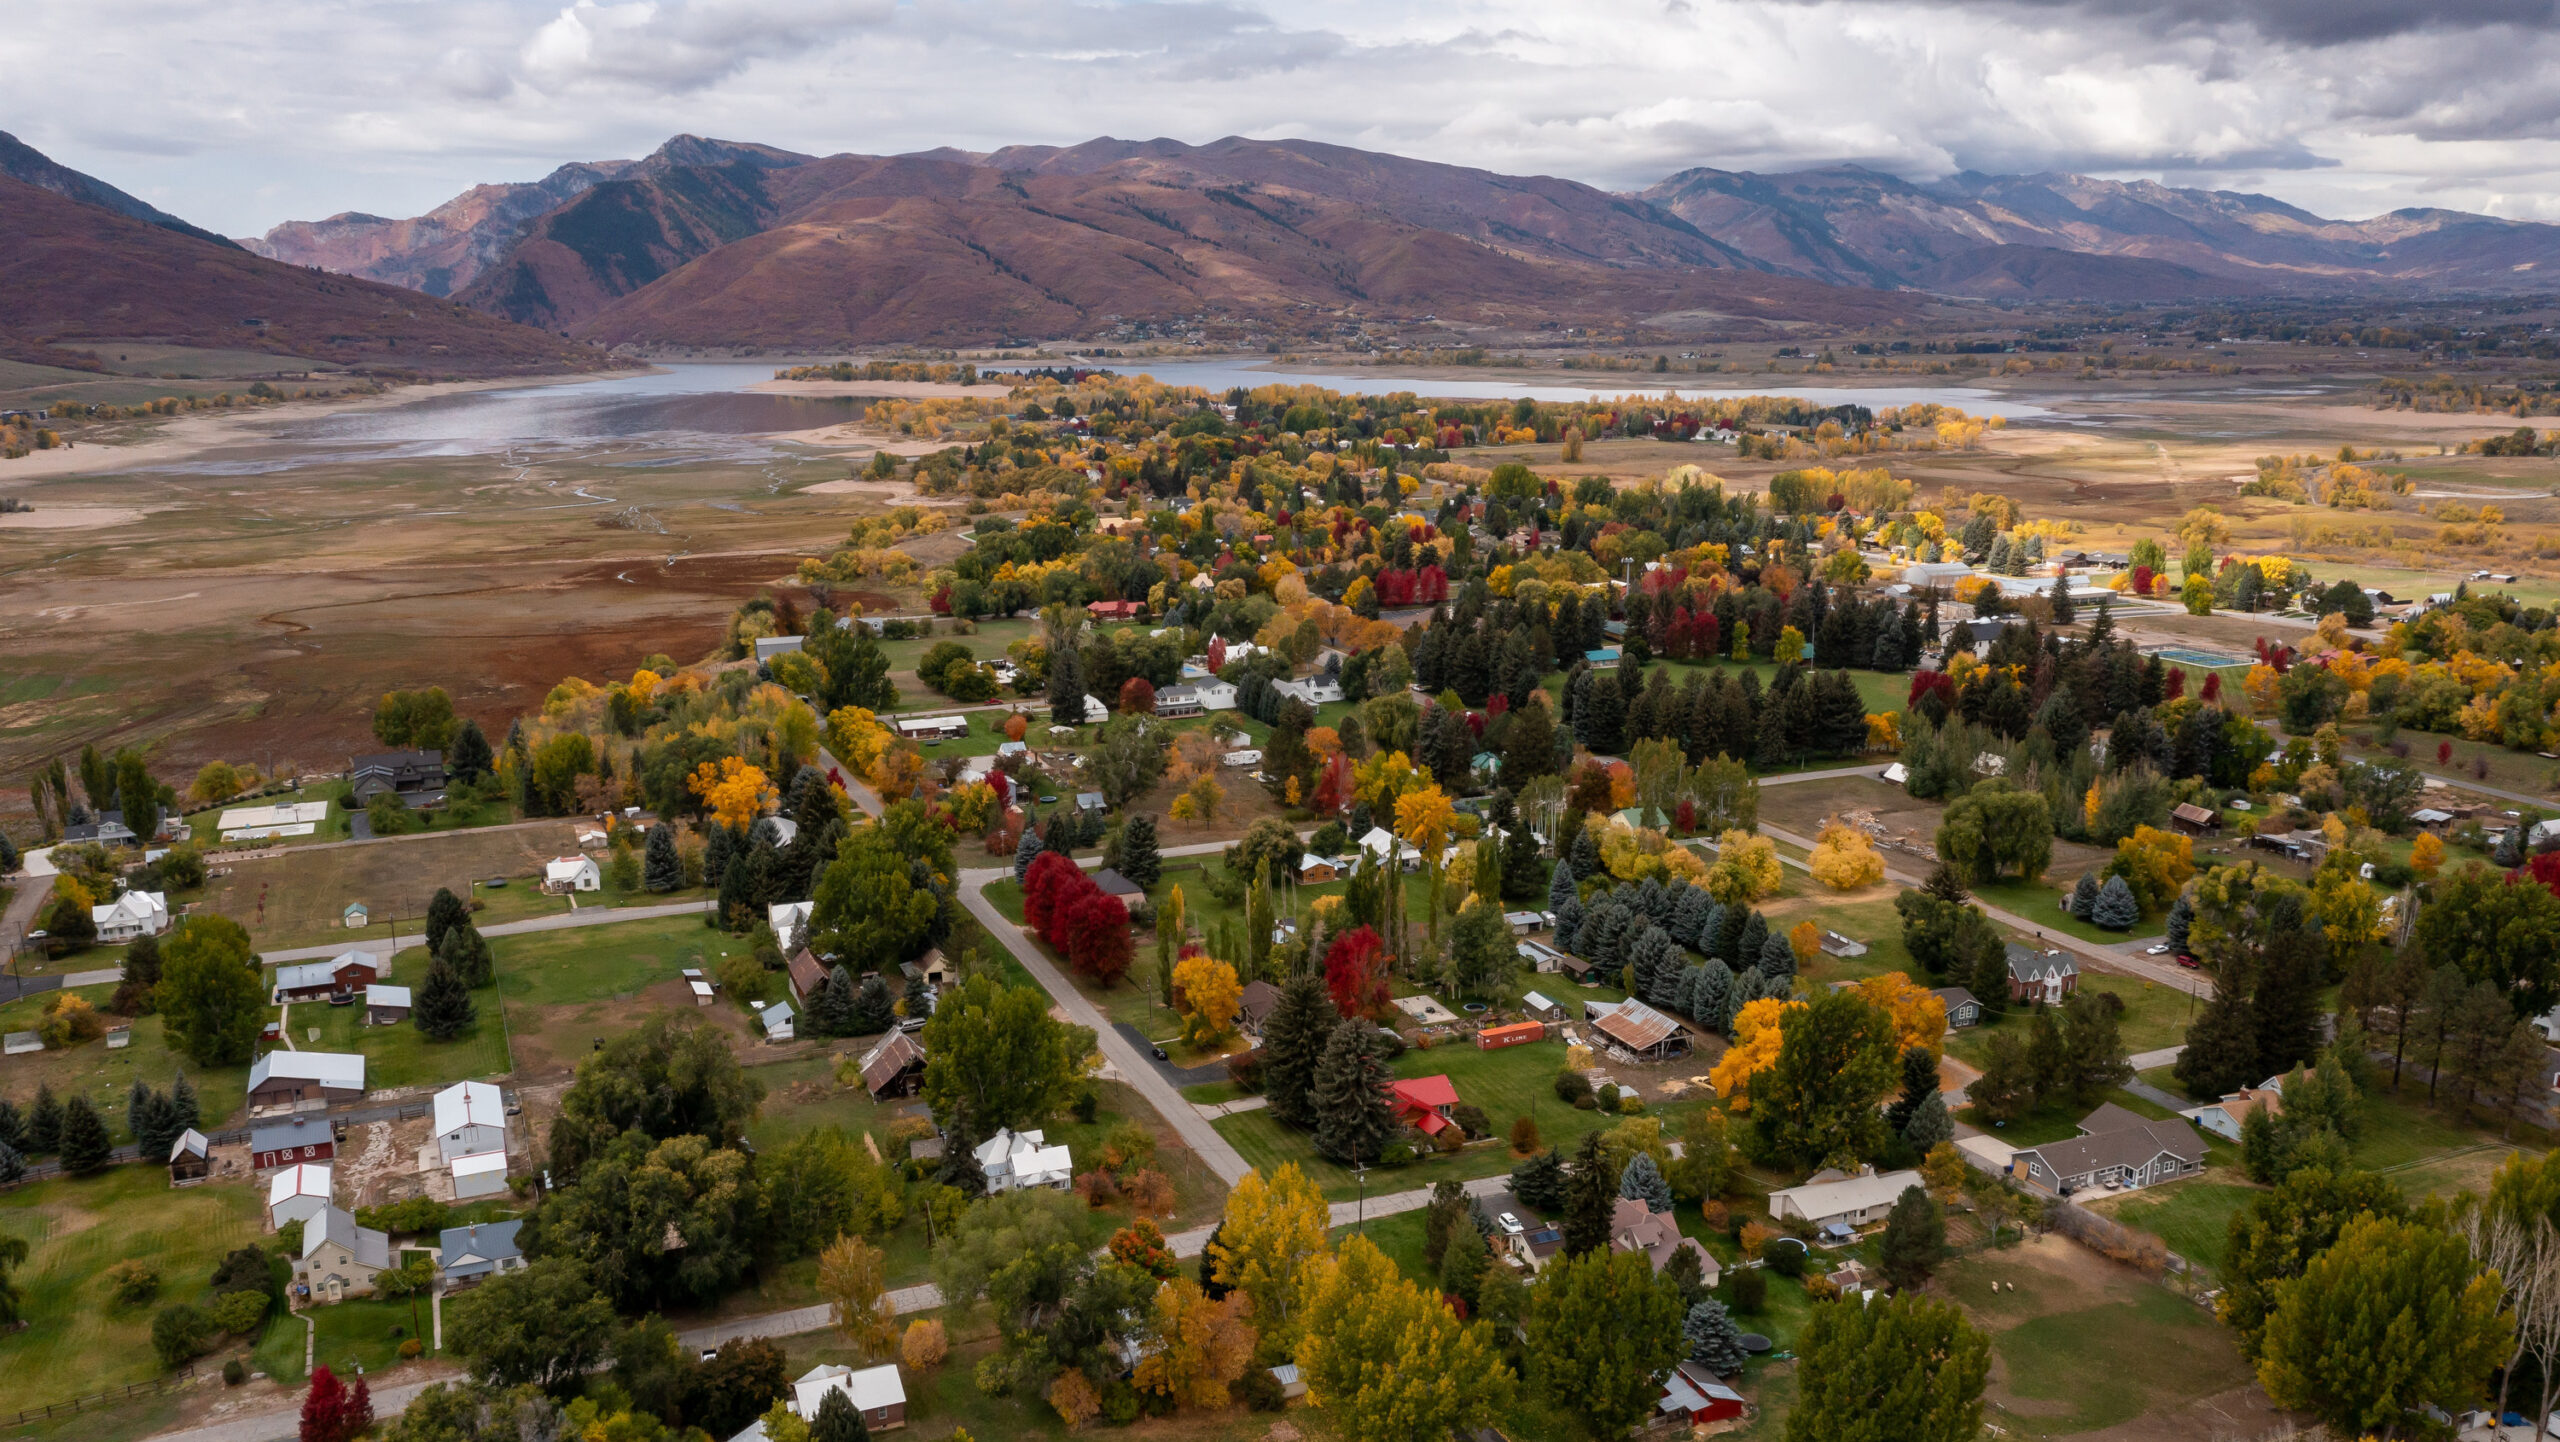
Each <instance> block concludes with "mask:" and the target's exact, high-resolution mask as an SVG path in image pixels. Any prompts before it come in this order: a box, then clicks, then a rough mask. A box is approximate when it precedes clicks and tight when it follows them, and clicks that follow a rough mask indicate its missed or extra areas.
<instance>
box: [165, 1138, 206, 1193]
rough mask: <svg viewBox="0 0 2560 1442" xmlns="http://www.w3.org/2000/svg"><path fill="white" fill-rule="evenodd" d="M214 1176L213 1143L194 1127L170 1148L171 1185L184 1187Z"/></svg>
mask: <svg viewBox="0 0 2560 1442" xmlns="http://www.w3.org/2000/svg"><path fill="white" fill-rule="evenodd" d="M212 1174H213V1143H211V1142H209V1141H207V1140H205V1135H204V1133H202V1132H200V1131H197V1130H196V1129H195V1128H194V1127H189V1128H187V1129H186V1130H185V1131H184V1132H182V1133H180V1134H179V1136H178V1140H177V1141H176V1142H174V1143H172V1144H171V1145H170V1147H169V1184H170V1185H171V1186H176V1187H183V1186H185V1185H186V1184H187V1183H189V1182H200V1181H203V1180H204V1179H205V1178H206V1177H208V1176H210V1175H212Z"/></svg>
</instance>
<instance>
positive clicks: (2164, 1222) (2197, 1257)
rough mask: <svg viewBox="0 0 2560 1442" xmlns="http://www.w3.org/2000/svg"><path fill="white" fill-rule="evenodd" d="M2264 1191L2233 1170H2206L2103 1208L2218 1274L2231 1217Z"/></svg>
mask: <svg viewBox="0 0 2560 1442" xmlns="http://www.w3.org/2000/svg"><path fill="white" fill-rule="evenodd" d="M2263 1190H2265V1189H2264V1188H2262V1187H2258V1186H2254V1185H2252V1184H2250V1182H2249V1180H2248V1179H2247V1178H2246V1177H2244V1176H2242V1175H2241V1174H2240V1173H2239V1172H2237V1171H2234V1170H2229V1169H2225V1168H2220V1167H2208V1168H2206V1169H2205V1170H2204V1171H2203V1172H2202V1173H2200V1174H2199V1175H2197V1176H2194V1177H2191V1178H2189V1179H2187V1180H2186V1181H2182V1182H2179V1183H2178V1184H2177V1185H2175V1186H2171V1187H2156V1188H2153V1189H2151V1190H2148V1191H2143V1192H2136V1193H2134V1194H2133V1195H2131V1196H2128V1197H2125V1198H2124V1199H2122V1200H2121V1201H2117V1202H2114V1203H2113V1204H2112V1205H2109V1206H2107V1207H2105V1208H2103V1209H2102V1210H2104V1211H2105V1212H2106V1213H2107V1215H2109V1216H2112V1217H2114V1218H2115V1219H2116V1220H2117V1221H2119V1222H2122V1223H2124V1224H2125V1225H2126V1226H2128V1227H2134V1228H2137V1229H2139V1230H2141V1231H2145V1232H2149V1233H2151V1234H2152V1235H2153V1236H2155V1237H2158V1238H2159V1239H2160V1240H2161V1241H2163V1242H2166V1243H2168V1244H2169V1250H2170V1251H2173V1252H2175V1253H2177V1254H2178V1255H2179V1256H2181V1257H2184V1258H2186V1259H2187V1260H2188V1261H2190V1262H2194V1263H2196V1264H2197V1265H2199V1266H2202V1267H2205V1268H2207V1269H2210V1270H2214V1271H2219V1270H2221V1268H2222V1256H2223V1249H2224V1248H2225V1247H2227V1246H2229V1245H2230V1241H2231V1218H2232V1215H2233V1214H2234V1213H2236V1212H2238V1211H2240V1210H2241V1209H2242V1208H2244V1207H2246V1206H2248V1205H2249V1200H2250V1198H2252V1197H2255V1196H2256V1195H2258V1193H2259V1192H2261V1191H2263Z"/></svg>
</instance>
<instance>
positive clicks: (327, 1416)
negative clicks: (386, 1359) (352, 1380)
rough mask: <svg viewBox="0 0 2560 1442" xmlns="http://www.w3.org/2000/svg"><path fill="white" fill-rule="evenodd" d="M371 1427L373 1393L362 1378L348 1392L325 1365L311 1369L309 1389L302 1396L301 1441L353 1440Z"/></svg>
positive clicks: (331, 1441)
mask: <svg viewBox="0 0 2560 1442" xmlns="http://www.w3.org/2000/svg"><path fill="white" fill-rule="evenodd" d="M372 1426H373V1393H372V1390H371V1389H370V1388H368V1387H366V1386H365V1384H364V1379H363V1378H362V1377H358V1378H357V1379H356V1385H355V1389H354V1390H353V1391H349V1390H348V1389H347V1385H346V1384H345V1383H343V1382H341V1381H339V1380H338V1378H337V1374H336V1373H334V1372H331V1371H330V1370H329V1369H328V1368H327V1367H326V1366H321V1367H316V1368H314V1369H312V1373H311V1390H310V1391H308V1392H306V1393H304V1394H303V1397H302V1442H354V1439H355V1438H357V1437H360V1436H362V1435H363V1434H364V1433H365V1432H366V1431H367V1430H368V1429H370V1428H371V1427H372Z"/></svg>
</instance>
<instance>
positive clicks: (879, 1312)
mask: <svg viewBox="0 0 2560 1442" xmlns="http://www.w3.org/2000/svg"><path fill="white" fill-rule="evenodd" d="M888 1292H889V1280H888V1269H887V1267H886V1265H885V1264H884V1262H883V1259H882V1256H881V1252H880V1249H879V1248H878V1247H875V1246H872V1245H871V1244H870V1243H868V1242H865V1241H863V1240H862V1239H861V1238H860V1237H843V1236H840V1237H838V1238H836V1239H835V1241H834V1242H833V1243H832V1244H830V1245H829V1246H828V1248H827V1249H826V1250H825V1251H823V1252H820V1253H819V1254H818V1295H819V1296H821V1297H824V1298H826V1299H827V1308H828V1320H829V1322H830V1323H831V1324H832V1325H833V1326H834V1327H835V1329H836V1335H837V1336H839V1337H842V1338H843V1339H844V1340H845V1343H846V1345H848V1346H850V1347H852V1348H854V1349H855V1350H856V1351H859V1352H860V1353H861V1354H862V1355H863V1356H865V1357H868V1358H872V1359H875V1360H876V1359H878V1358H881V1357H886V1356H888V1355H890V1354H891V1353H892V1352H893V1351H895V1350H896V1348H897V1343H898V1313H897V1308H896V1307H895V1306H894V1305H892V1304H891V1302H890V1301H889V1295H888Z"/></svg>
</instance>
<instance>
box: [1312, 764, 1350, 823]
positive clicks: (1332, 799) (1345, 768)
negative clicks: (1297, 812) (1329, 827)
mask: <svg viewBox="0 0 2560 1442" xmlns="http://www.w3.org/2000/svg"><path fill="white" fill-rule="evenodd" d="M1350 801H1351V759H1350V758H1349V757H1347V756H1344V755H1343V754H1342V753H1341V752H1339V751H1336V752H1334V753H1333V754H1332V755H1330V756H1327V757H1326V758H1325V759H1324V765H1323V767H1322V768H1320V769H1319V770H1318V771H1317V772H1316V794H1315V808H1316V814H1317V815H1318V816H1331V815H1333V814H1335V813H1336V812H1339V811H1340V810H1342V808H1343V807H1344V806H1346V805H1348V804H1350Z"/></svg>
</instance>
